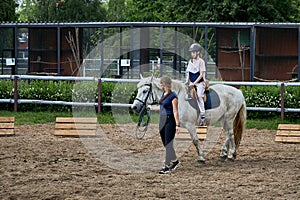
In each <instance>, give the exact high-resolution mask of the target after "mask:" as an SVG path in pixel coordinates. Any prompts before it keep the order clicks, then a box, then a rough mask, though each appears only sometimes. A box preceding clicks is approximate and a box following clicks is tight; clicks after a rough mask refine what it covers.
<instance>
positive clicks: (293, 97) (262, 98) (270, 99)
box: [240, 86, 300, 119]
mask: <svg viewBox="0 0 300 200" xmlns="http://www.w3.org/2000/svg"><path fill="white" fill-rule="evenodd" d="M240 89H241V90H242V92H243V94H244V96H245V101H246V105H247V107H269V108H280V107H281V98H280V87H276V86H250V87H249V86H248V87H241V88H240ZM284 103H285V105H284V107H285V108H299V105H300V87H291V86H288V87H285V92H284ZM278 115H280V113H276V112H262V111H248V113H247V116H248V118H250V119H254V118H270V117H275V116H278ZM286 116H287V117H288V118H295V117H298V118H299V117H300V115H299V113H286Z"/></svg>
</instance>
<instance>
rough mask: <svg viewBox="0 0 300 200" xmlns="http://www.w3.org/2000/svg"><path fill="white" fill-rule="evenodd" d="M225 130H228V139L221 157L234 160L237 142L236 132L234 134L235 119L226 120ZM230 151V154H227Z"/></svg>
mask: <svg viewBox="0 0 300 200" xmlns="http://www.w3.org/2000/svg"><path fill="white" fill-rule="evenodd" d="M223 127H224V130H225V132H226V140H225V142H224V144H223V147H222V149H221V154H220V156H221V159H224V158H226V157H227V158H228V159H230V160H233V157H234V153H235V143H234V134H233V120H228V121H225V122H224V125H223ZM227 152H228V155H227Z"/></svg>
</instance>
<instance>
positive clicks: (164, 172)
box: [159, 166, 170, 174]
mask: <svg viewBox="0 0 300 200" xmlns="http://www.w3.org/2000/svg"><path fill="white" fill-rule="evenodd" d="M169 172H170V168H169V167H167V166H165V167H163V168H162V169H161V170H160V171H159V173H160V174H168V173H169Z"/></svg>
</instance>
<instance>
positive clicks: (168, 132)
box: [159, 114, 176, 165]
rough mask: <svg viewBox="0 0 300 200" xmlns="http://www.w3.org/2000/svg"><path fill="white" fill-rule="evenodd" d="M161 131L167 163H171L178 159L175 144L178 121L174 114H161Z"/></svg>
mask: <svg viewBox="0 0 300 200" xmlns="http://www.w3.org/2000/svg"><path fill="white" fill-rule="evenodd" d="M159 133H160V138H161V141H162V143H163V145H164V147H165V148H166V159H165V164H166V165H169V164H170V163H171V161H172V160H176V153H175V150H174V146H173V143H174V137H175V133H176V121H175V118H174V115H173V114H172V115H161V116H160V121H159Z"/></svg>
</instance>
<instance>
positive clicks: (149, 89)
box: [131, 76, 156, 112]
mask: <svg viewBox="0 0 300 200" xmlns="http://www.w3.org/2000/svg"><path fill="white" fill-rule="evenodd" d="M155 86H156V81H154V77H153V76H152V77H148V78H143V77H142V76H141V81H140V82H139V83H138V84H137V88H138V93H137V95H136V98H135V100H134V102H133V104H132V106H131V109H133V110H134V111H136V112H140V111H141V109H142V108H143V106H145V105H147V104H153V103H154V102H155V101H156V95H155V94H154V93H155V92H154V91H153V88H154V87H155Z"/></svg>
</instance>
